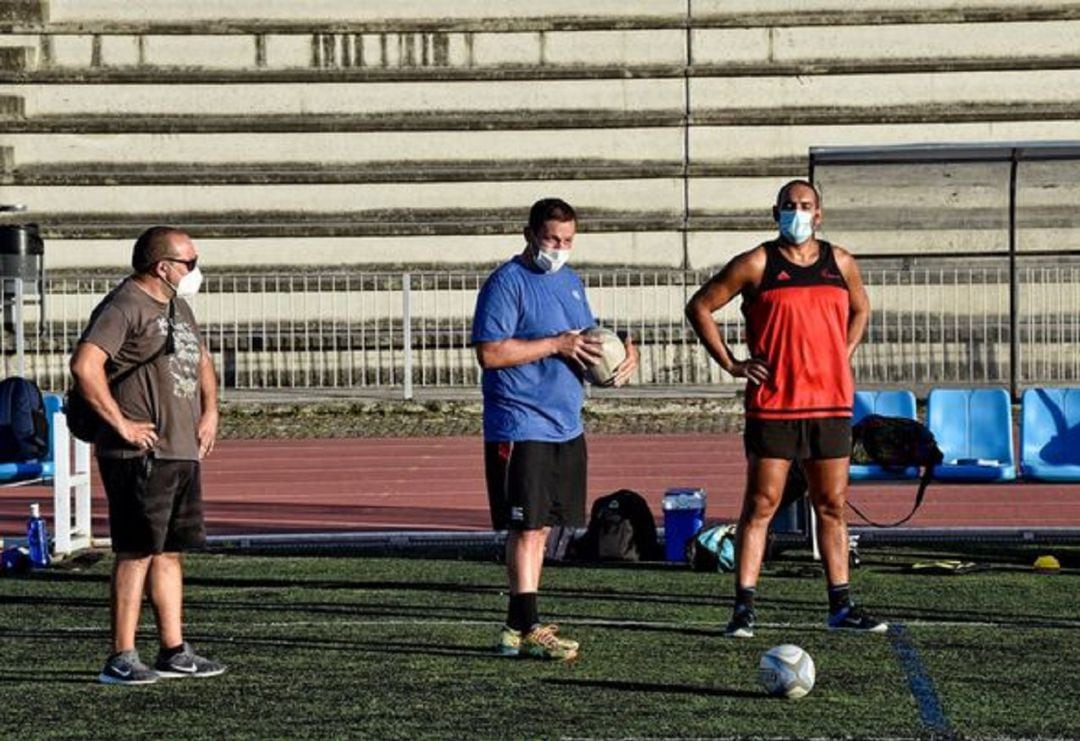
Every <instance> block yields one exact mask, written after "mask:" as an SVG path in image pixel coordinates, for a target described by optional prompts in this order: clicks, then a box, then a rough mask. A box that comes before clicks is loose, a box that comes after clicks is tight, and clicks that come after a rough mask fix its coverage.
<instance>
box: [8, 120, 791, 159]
mask: <svg viewBox="0 0 1080 741" xmlns="http://www.w3.org/2000/svg"><path fill="white" fill-rule="evenodd" d="M4 143H5V144H6V145H7V146H11V147H14V148H15V150H16V160H17V162H18V164H19V165H20V166H28V165H35V164H42V163H56V164H61V163H72V164H74V165H76V166H78V165H81V164H85V163H87V162H98V161H102V160H106V161H109V162H112V163H116V164H118V165H123V166H128V165H130V164H135V163H138V164H147V165H154V164H157V163H162V162H188V163H191V164H193V165H199V166H205V165H207V164H211V163H215V164H221V165H233V164H244V163H249V162H259V161H263V160H265V159H266V158H267V157H268V156H272V157H273V158H274V160H275V162H276V163H278V164H280V163H292V164H294V165H304V164H307V163H318V162H326V163H337V164H342V165H352V164H364V165H373V166H385V165H388V164H391V163H394V162H401V161H408V160H415V161H432V160H436V159H439V160H445V161H448V162H463V161H470V160H490V161H492V162H501V163H506V162H516V161H519V160H520V159H522V158H523V157H525V156H527V157H528V159H530V160H538V159H548V160H552V161H559V160H566V159H582V160H614V161H624V160H627V159H629V160H633V161H650V162H655V161H664V162H670V161H673V160H675V161H681V160H682V158H683V145H684V141H683V132H682V130H681V129H679V128H674V127H670V128H650V127H647V126H635V127H633V128H629V129H622V130H620V131H619V132H618V135H617V136H614V135H613V134H612V132H611V131H610V130H608V129H563V130H547V131H545V130H538V129H534V130H530V129H520V130H518V129H514V130H509V131H499V130H490V131H485V130H478V131H409V132H399V131H376V132H368V133H367V134H366V135H365V136H354V135H352V134H351V133H335V132H323V131H319V132H294V133H272V132H271V133H262V134H260V135H259V136H250V135H248V134H247V133H245V132H226V133H213V134H176V135H167V134H152V133H121V134H117V135H114V136H93V137H88V136H83V135H81V134H80V133H78V132H74V133H64V134H14V133H10V132H9V133H8V134H6V135H5V136H4ZM736 156H738V154H737V153H733V152H731V151H730V148H729V149H728V150H726V151H725V155H724V156H723V157H721V158H718V159H722V160H724V161H731V160H734V159H735V157H736ZM789 156H790V157H792V158H794V157H800V158H802V159H804V160H805V157H806V150H803V151H801V152H796V153H792V154H790V155H789ZM739 159H740V160H741V159H743V158H742V157H740V158H739ZM736 161H739V160H736Z"/></svg>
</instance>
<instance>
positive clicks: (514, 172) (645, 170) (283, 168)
mask: <svg viewBox="0 0 1080 741" xmlns="http://www.w3.org/2000/svg"><path fill="white" fill-rule="evenodd" d="M5 152H7V154H6V155H5ZM630 154H633V153H630ZM683 168H684V165H683V163H682V161H681V160H674V159H673V160H633V159H625V160H604V159H576V160H571V159H550V160H515V161H509V162H499V161H491V160H464V161H459V162H455V161H452V160H430V161H418V160H404V161H391V162H378V161H376V162H366V163H337V162H237V163H216V162H208V163H205V164H192V163H190V162H132V163H115V162H109V161H104V162H75V163H70V162H63V163H42V164H37V165H27V166H24V167H18V168H16V167H15V166H14V152H13V150H12V148H11V147H4V148H3V149H0V175H3V173H7V174H8V179H7V182H9V183H11V184H17V185H149V184H153V185H223V184H236V185H256V184H263V185H265V184H281V183H296V184H315V183H429V182H443V183H448V182H471V181H481V182H496V181H516V180H530V181H536V180H543V181H553V180H616V179H618V180H629V179H639V178H672V177H682V175H683ZM805 169H806V161H805V159H802V158H788V159H780V158H774V159H761V160H736V161H732V162H717V163H708V162H706V163H691V164H690V166H689V174H690V176H691V177H708V178H717V177H772V178H782V177H789V176H791V177H794V176H797V175H799V174H802V173H803V171H804V170H805Z"/></svg>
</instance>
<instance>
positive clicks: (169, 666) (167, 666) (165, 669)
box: [154, 641, 225, 679]
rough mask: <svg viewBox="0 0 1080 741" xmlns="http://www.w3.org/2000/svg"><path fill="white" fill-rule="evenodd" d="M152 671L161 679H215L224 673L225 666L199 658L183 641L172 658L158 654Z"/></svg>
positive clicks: (161, 653)
mask: <svg viewBox="0 0 1080 741" xmlns="http://www.w3.org/2000/svg"><path fill="white" fill-rule="evenodd" d="M154 670H155V671H157V673H158V674H159V675H160V676H161V677H162V678H163V679H176V678H179V677H216V676H217V675H219V674H224V673H225V666H224V665H223V664H219V663H218V662H216V661H213V660H211V659H207V658H204V657H202V656H199V655H198V654H197V653H195V651H194V650H192V648H191V644H189V643H188V642H187V641H184V643H183V644H182V646H181V650H180V651H179V652H178V653H175V654H173V655H172V656H166V655H165V652H164V651H161V652H159V653H158V657H157V661H155V662H154Z"/></svg>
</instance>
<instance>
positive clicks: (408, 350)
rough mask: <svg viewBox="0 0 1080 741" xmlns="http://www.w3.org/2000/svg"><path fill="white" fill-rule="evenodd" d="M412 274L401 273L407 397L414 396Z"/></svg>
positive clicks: (402, 331) (402, 334)
mask: <svg viewBox="0 0 1080 741" xmlns="http://www.w3.org/2000/svg"><path fill="white" fill-rule="evenodd" d="M411 289H412V276H411V275H410V274H409V273H402V275H401V351H402V353H403V354H404V356H405V380H404V392H403V393H404V396H405V399H406V400H408V399H411V398H412V397H413V387H412V366H413V361H412V290H411Z"/></svg>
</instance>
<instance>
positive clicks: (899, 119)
mask: <svg viewBox="0 0 1080 741" xmlns="http://www.w3.org/2000/svg"><path fill="white" fill-rule="evenodd" d="M20 106H21V101H20V100H19V99H16V98H0V110H4V109H6V110H7V111H9V112H8V113H6V114H0V123H2V124H3V126H4V128H5V129H6V130H7V131H8V132H9V133H11V134H19V133H29V134H65V133H72V134H220V133H233V132H236V133H248V134H253V133H323V132H325V133H331V132H349V133H361V132H379V131H396V132H409V131H490V130H493V129H498V130H503V131H527V130H568V129H588V128H594V129H628V128H648V127H657V126H662V127H681V126H682V125H683V121H684V117H683V114H682V113H681V112H678V111H675V110H670V111H664V110H654V111H644V112H634V111H626V112H621V111H600V112H592V111H578V110H567V111H552V110H524V111H484V112H477V111H447V112H441V113H431V114H426V113H420V112H415V111H413V112H401V113H387V114H325V115H307V114H278V115H265V116H249V115H242V114H237V115H199V116H194V115H193V116H168V115H161V116H154V115H150V116H144V115H136V114H105V115H85V114H71V115H52V116H38V117H34V118H26V117H23V116H21V115H19V114H18V113H17V111H18V110H19V108H20ZM1078 108H1080V106H1078V104H1077V102H1075V101H1071V100H1069V101H1050V102H1022V101H1021V102H1004V103H997V102H991V103H982V102H973V103H969V104H961V103H959V102H957V103H928V104H922V105H919V104H912V105H895V106H883V107H875V106H873V105H865V106H797V107H780V106H775V107H769V108H744V109H734V108H733V109H727V110H725V109H712V110H699V111H697V112H695V113H693V114H692V116H691V118H690V124H691V126H758V127H783V126H798V125H825V126H839V125H855V124H877V125H880V126H882V127H885V126H892V125H895V124H906V123H917V124H935V123H970V122H1016V121H1030V122H1035V121H1075V120H1076V116H1077V111H1078ZM999 138H1000V137H993V139H995V140H998V139H999ZM849 143H850V142H849Z"/></svg>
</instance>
